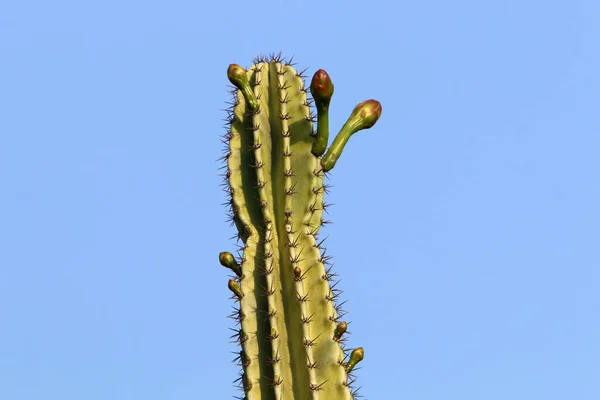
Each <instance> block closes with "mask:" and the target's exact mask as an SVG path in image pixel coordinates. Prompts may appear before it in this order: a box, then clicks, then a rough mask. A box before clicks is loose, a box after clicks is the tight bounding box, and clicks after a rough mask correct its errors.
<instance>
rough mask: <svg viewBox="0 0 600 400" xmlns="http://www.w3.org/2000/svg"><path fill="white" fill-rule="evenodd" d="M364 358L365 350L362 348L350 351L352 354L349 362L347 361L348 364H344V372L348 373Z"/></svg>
mask: <svg viewBox="0 0 600 400" xmlns="http://www.w3.org/2000/svg"><path fill="white" fill-rule="evenodd" d="M364 358H365V350H364V349H363V348H362V347H358V348H356V349H354V350H352V353H351V354H350V360H349V361H348V364H346V372H347V373H350V372H351V371H352V370H353V369H354V367H356V364H358V363H359V362H361V361H362V360H363V359H364Z"/></svg>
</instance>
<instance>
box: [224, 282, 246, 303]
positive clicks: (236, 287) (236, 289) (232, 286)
mask: <svg viewBox="0 0 600 400" xmlns="http://www.w3.org/2000/svg"><path fill="white" fill-rule="evenodd" d="M227 287H228V288H229V290H231V291H232V292H233V294H235V295H236V297H237V298H238V299H241V298H242V297H244V293H242V288H241V287H240V284H239V283H238V282H237V281H234V280H233V279H230V280H229V282H228V284H227Z"/></svg>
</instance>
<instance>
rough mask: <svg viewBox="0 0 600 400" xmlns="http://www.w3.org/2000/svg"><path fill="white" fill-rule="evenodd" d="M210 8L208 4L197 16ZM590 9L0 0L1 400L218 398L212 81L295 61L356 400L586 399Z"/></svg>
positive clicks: (223, 365)
mask: <svg viewBox="0 0 600 400" xmlns="http://www.w3.org/2000/svg"><path fill="white" fill-rule="evenodd" d="M203 3H204V4H203ZM598 21H600V2H598V1H596V0H590V1H527V0H514V1H439V0H438V1H381V0H379V1H378V0H371V1H366V2H353V1H327V0H323V1H320V2H317V1H306V0H304V1H302V0H300V1H293V2H292V1H289V0H274V1H272V0H264V1H259V2H239V1H216V2H203V1H169V2H167V1H162V2H159V1H112V0H104V1H74V0H73V1H64V0H56V1H27V0H23V1H7V2H4V3H2V5H1V6H0V185H1V188H2V189H1V196H0V398H2V399H10V400H46V399H48V400H54V399H56V400H129V399H131V400H136V399H143V400H167V399H168V400H173V399H178V400H180V399H190V400H191V399H228V398H232V397H233V395H235V394H237V393H238V392H237V391H236V390H235V389H234V388H233V386H232V381H233V380H234V379H236V377H237V374H238V368H237V367H235V366H234V365H233V364H232V363H231V361H230V360H231V359H232V358H233V355H232V354H231V352H232V351H235V350H237V347H236V346H235V345H232V344H229V336H230V333H231V332H230V331H229V327H231V326H232V323H231V322H230V321H229V320H228V319H226V315H228V314H229V313H230V311H231V305H232V303H231V301H230V300H229V297H230V292H229V291H228V290H227V287H226V286H227V276H228V274H227V271H226V270H225V269H224V268H222V267H221V266H220V265H219V263H218V261H217V255H218V253H219V252H220V251H224V250H230V251H231V250H233V249H234V242H233V241H231V240H229V238H230V237H231V236H233V235H234V231H233V228H231V227H229V226H228V224H227V223H226V222H225V208H224V207H222V206H221V203H222V202H224V201H225V196H224V194H223V193H222V192H221V190H220V187H219V184H220V182H221V178H220V177H219V176H218V171H217V168H218V167H219V165H220V164H219V163H218V162H217V159H218V157H219V156H220V155H221V149H222V145H221V143H220V136H221V134H222V133H223V132H224V130H223V128H222V118H224V117H225V113H224V112H222V111H220V109H223V108H225V107H226V106H225V102H226V101H227V100H229V98H230V97H229V95H228V92H227V87H226V86H227V83H228V82H227V78H226V73H225V72H226V69H227V66H228V65H229V63H232V62H235V63H239V64H242V65H244V66H249V65H250V63H251V60H252V58H253V57H254V56H256V55H257V54H259V53H269V52H279V51H282V52H283V54H284V55H285V56H288V57H289V56H292V55H294V56H295V60H296V61H297V62H298V66H299V67H308V68H309V69H308V71H307V74H309V76H310V75H312V73H314V72H315V71H316V70H317V69H319V68H324V69H326V70H327V71H328V72H329V73H330V75H331V76H332V79H333V81H334V83H335V85H336V90H335V95H334V98H333V102H332V108H331V113H332V115H331V126H332V130H334V131H336V130H337V129H338V128H339V127H340V126H341V125H342V123H343V122H344V121H345V119H346V118H347V116H348V115H349V113H350V111H351V109H352V107H353V106H354V105H355V104H357V103H358V102H360V101H363V100H366V99H369V98H375V99H378V100H380V101H381V103H382V104H383V116H382V117H381V119H380V121H379V123H378V124H377V125H376V126H375V127H374V128H373V129H372V130H370V131H364V132H361V133H359V134H357V135H355V137H353V138H352V140H351V142H350V143H349V146H348V147H347V149H346V151H345V154H344V155H343V157H342V158H341V160H340V162H339V163H338V165H337V166H336V168H335V170H334V171H333V173H332V180H331V183H332V184H333V185H334V188H333V192H332V194H331V195H330V196H329V198H328V201H329V202H331V203H334V204H335V206H334V207H332V208H331V209H330V215H329V217H330V219H331V220H332V221H334V223H333V224H332V225H331V226H329V227H328V228H327V234H328V235H329V239H328V240H327V244H328V250H329V252H330V253H331V254H332V255H333V256H334V261H335V263H336V271H337V272H338V273H339V274H340V276H341V278H342V282H341V283H340V287H341V288H342V289H343V290H344V291H345V292H344V295H343V298H344V300H347V306H346V308H347V310H348V311H349V314H348V318H349V319H350V320H351V321H352V324H351V331H352V336H351V339H350V343H349V344H350V346H351V347H355V346H363V347H364V348H365V350H366V359H365V361H364V362H363V363H362V364H361V366H362V368H361V369H360V371H358V374H357V375H358V376H359V381H358V382H359V385H362V390H361V394H362V395H363V396H365V397H366V398H367V399H370V400H381V399H400V400H401V399H410V400H438V399H439V400H441V399H460V400H482V399H485V400H506V399H513V400H533V399H535V400H573V399H577V400H597V399H600V206H599V205H600V187H599V184H598V176H599V173H600V157H599V154H600V113H599V110H600V74H599V71H600V45H599V44H598V39H599V38H600V23H598Z"/></svg>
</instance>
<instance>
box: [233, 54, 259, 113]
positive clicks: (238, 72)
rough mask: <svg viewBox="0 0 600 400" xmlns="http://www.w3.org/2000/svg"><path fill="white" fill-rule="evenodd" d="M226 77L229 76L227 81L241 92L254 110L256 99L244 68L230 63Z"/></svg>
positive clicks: (256, 103) (256, 106)
mask: <svg viewBox="0 0 600 400" xmlns="http://www.w3.org/2000/svg"><path fill="white" fill-rule="evenodd" d="M227 78H229V82H231V83H232V84H233V85H234V86H235V87H236V88H238V89H239V90H240V91H241V92H242V95H244V99H245V100H246V103H247V104H248V106H249V107H250V109H251V110H252V111H255V110H256V109H257V108H258V101H257V100H256V96H255V95H254V92H253V91H252V88H251V87H250V83H249V82H248V76H247V75H246V70H244V68H242V67H240V66H239V65H237V64H231V65H229V68H227Z"/></svg>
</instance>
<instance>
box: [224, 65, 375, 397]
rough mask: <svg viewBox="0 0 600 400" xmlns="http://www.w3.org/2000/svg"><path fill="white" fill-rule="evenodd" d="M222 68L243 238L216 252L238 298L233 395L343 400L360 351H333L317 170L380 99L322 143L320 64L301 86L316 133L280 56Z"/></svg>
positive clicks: (233, 199) (337, 345) (228, 158)
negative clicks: (233, 248)
mask: <svg viewBox="0 0 600 400" xmlns="http://www.w3.org/2000/svg"><path fill="white" fill-rule="evenodd" d="M227 76H228V78H229V80H230V82H231V83H232V84H233V85H234V86H235V89H234V90H233V94H234V101H233V103H232V106H231V109H230V110H229V118H228V131H227V134H226V137H225V143H226V146H227V149H226V154H225V156H224V160H225V170H226V174H225V175H226V184H225V186H226V191H227V192H228V193H229V194H230V201H229V203H228V204H229V205H230V207H231V219H232V221H233V222H234V223H235V225H236V227H237V229H238V237H239V239H241V242H242V245H241V248H240V251H241V255H240V257H239V262H238V260H236V258H235V257H234V256H233V255H232V254H231V253H228V252H223V253H221V254H220V255H219V261H220V263H221V264H222V265H223V266H225V267H227V268H229V269H230V270H231V271H232V272H233V273H234V275H233V276H232V279H230V280H229V283H228V287H229V289H230V290H231V292H232V293H233V298H234V299H235V301H236V302H237V303H238V304H237V307H236V309H235V311H234V313H233V314H232V316H233V317H234V318H235V319H236V320H237V321H238V322H239V327H238V328H239V329H238V330H236V334H235V335H234V337H235V339H236V341H238V342H239V343H240V344H241V349H242V350H241V352H240V354H239V357H238V361H239V363H240V365H241V366H242V368H243V373H242V376H241V377H240V380H239V381H240V387H241V388H242V390H243V391H244V393H245V397H244V399H246V400H332V399H335V400H347V399H353V398H354V393H353V392H352V390H351V388H350V385H351V383H352V379H351V378H349V374H351V372H352V370H353V369H354V368H355V366H356V364H357V363H358V362H359V361H360V360H362V359H363V357H364V350H363V349H362V348H358V349H355V350H354V351H352V353H351V354H350V355H349V356H348V355H347V354H346V352H345V350H344V348H343V341H344V337H343V335H344V333H345V332H346V329H347V324H346V322H344V321H341V320H340V318H341V317H342V315H343V314H342V312H341V311H340V309H339V306H338V305H336V298H337V296H338V294H339V290H336V289H335V285H333V286H332V284H331V281H332V279H333V276H334V275H333V274H331V273H330V270H329V269H328V268H327V259H328V257H327V256H326V255H325V253H324V251H323V250H322V249H321V248H320V243H318V242H317V234H318V232H319V229H320V227H321V226H322V225H323V222H324V221H323V210H324V208H325V204H324V194H325V191H326V185H325V184H324V181H323V179H324V174H325V173H326V172H327V171H329V170H330V169H332V168H333V167H334V165H335V163H336V161H337V160H338V158H339V157H340V155H341V153H342V150H343V148H344V146H345V144H346V143H347V141H348V139H349V138H350V136H351V135H352V134H354V133H355V132H357V131H358V130H361V129H366V128H370V127H371V126H373V125H374V124H375V122H376V121H377V119H378V118H379V116H380V115H381V105H380V104H379V102H377V101H375V100H368V101H366V102H363V103H361V104H359V105H358V106H356V108H355V109H354V111H353V112H352V114H351V116H350V117H349V118H348V121H347V122H346V123H345V124H344V126H343V127H342V129H341V130H340V133H339V134H338V135H337V136H336V138H335V139H334V141H333V143H332V145H331V146H330V148H329V149H328V150H327V151H326V148H327V143H328V136H329V127H328V109H329V102H330V100H331V97H332V95H333V84H332V82H331V79H330V78H329V76H328V75H327V73H326V72H325V71H323V70H319V71H317V73H316V74H315V75H314V77H313V79H312V83H311V86H310V91H311V94H312V97H313V101H314V105H315V106H316V108H317V117H318V118H317V121H316V122H317V129H316V131H315V130H314V125H313V123H314V122H315V115H314V114H313V113H312V112H311V102H310V100H308V98H307V92H308V89H306V88H305V86H304V81H303V78H304V77H303V76H302V74H301V73H297V72H296V71H295V70H294V68H293V66H292V64H291V63H289V62H286V61H284V60H282V59H281V58H280V57H279V56H275V57H270V58H269V59H266V58H259V59H256V60H255V61H254V65H253V66H252V67H250V68H249V69H248V70H245V69H243V68H242V67H240V66H239V65H236V64H232V65H230V66H229V69H228V71H227Z"/></svg>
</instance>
